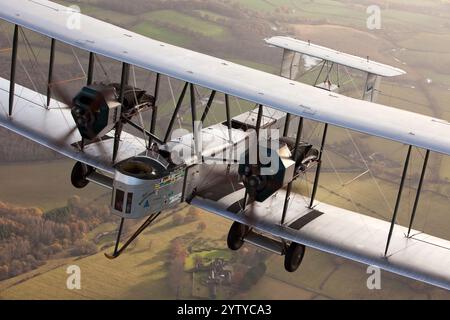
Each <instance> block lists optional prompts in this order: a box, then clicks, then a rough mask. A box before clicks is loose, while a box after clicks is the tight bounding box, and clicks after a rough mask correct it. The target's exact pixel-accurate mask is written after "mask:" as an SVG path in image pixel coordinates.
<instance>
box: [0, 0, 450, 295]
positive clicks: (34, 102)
mask: <svg viewBox="0 0 450 320" xmlns="http://www.w3.org/2000/svg"><path fill="white" fill-rule="evenodd" d="M0 7H1V10H0V18H1V19H2V20H5V21H7V22H9V23H11V24H13V25H14V34H13V36H12V43H11V46H12V50H11V75H10V79H9V80H6V79H0V125H1V126H3V127H5V128H7V129H9V130H11V131H13V132H15V133H17V134H19V135H21V136H24V137H26V138H28V139H31V140H33V141H35V142H37V143H39V144H41V145H43V146H45V147H47V148H50V149H52V150H55V151H57V152H59V153H61V154H62V155H64V156H66V157H69V158H71V159H73V160H74V161H75V162H76V163H75V165H74V168H73V170H72V173H71V181H72V183H73V185H74V186H75V187H77V188H84V187H86V186H87V185H88V184H89V183H90V182H91V183H96V184H98V185H101V186H103V187H105V188H107V189H109V190H111V210H112V212H113V213H114V214H115V215H118V216H119V217H120V218H121V222H120V225H119V230H118V238H117V242H116V245H115V248H114V252H113V253H112V254H111V255H107V257H108V258H111V259H113V258H117V257H118V256H119V255H120V254H121V253H122V252H123V251H124V250H125V249H126V248H127V246H128V245H129V244H130V243H131V242H132V241H133V240H134V239H135V238H136V237H137V236H138V235H139V234H140V233H141V232H142V231H143V230H144V229H146V228H147V227H149V226H150V225H151V224H152V223H154V222H155V221H157V218H158V216H159V215H160V213H161V212H163V211H165V210H168V209H170V208H175V207H176V206H177V205H179V204H180V203H183V202H187V203H189V204H190V205H192V206H196V207H198V208H201V209H204V210H206V211H209V212H211V213H213V214H216V215H219V216H221V217H224V218H226V219H229V220H231V221H233V224H232V226H231V228H230V231H229V234H228V238H227V243H228V246H229V248H230V249H232V250H238V249H239V248H241V246H242V245H243V244H244V243H249V244H253V245H256V246H258V247H261V248H263V249H266V250H268V251H270V252H274V253H276V254H279V255H283V256H284V267H285V269H286V270H287V271H289V272H293V271H295V270H297V269H298V267H299V266H300V264H301V262H302V260H303V257H304V253H305V250H306V247H310V248H315V249H318V250H321V251H325V252H328V253H331V254H334V255H337V256H341V257H344V258H348V259H351V260H354V261H357V262H360V263H363V264H368V265H374V266H378V267H380V268H382V269H385V270H388V271H390V272H394V273H397V274H400V275H403V276H406V277H410V278H413V279H416V280H419V281H422V282H426V283H429V284H432V285H435V286H439V287H442V288H445V289H449V288H450V251H449V250H450V242H449V241H447V240H443V239H440V238H437V237H433V236H431V235H427V234H425V233H422V232H420V231H417V230H414V229H413V225H414V218H415V216H416V211H417V204H418V202H419V198H420V194H421V188H422V185H423V182H424V176H425V172H426V168H427V162H428V156H429V154H430V152H437V153H441V154H445V155H450V123H449V122H447V121H445V120H441V119H435V118H433V117H428V116H425V115H421V114H416V113H412V112H408V111H404V110H400V109H396V108H392V107H388V106H384V105H381V104H376V103H374V102H373V100H374V98H375V97H376V94H375V93H376V90H377V86H378V82H379V81H378V80H379V78H378V77H380V76H395V75H400V74H402V73H403V72H402V71H401V70H399V69H395V68H392V67H388V66H384V65H381V64H377V63H375V62H373V61H369V59H362V60H361V58H356V57H352V56H349V55H345V54H340V53H336V52H334V53H332V54H329V52H328V53H327V50H328V49H325V48H323V47H317V46H312V45H311V44H310V43H302V42H299V41H296V40H292V39H290V40H289V39H286V38H278V40H279V41H278V40H277V38H274V39H272V40H270V41H269V43H271V44H272V45H276V46H279V47H282V48H284V49H285V50H286V51H285V59H284V60H283V61H284V62H283V65H285V66H288V68H282V70H292V65H294V64H295V59H297V58H295V59H294V60H291V61H294V63H292V62H291V63H290V64H289V62H288V61H289V56H290V58H291V59H292V57H293V56H295V53H301V54H306V55H308V54H309V55H311V56H314V57H317V58H319V59H322V60H324V61H327V63H325V64H324V65H325V67H324V70H325V72H326V73H328V74H329V73H330V68H329V67H328V66H329V62H331V63H334V65H336V66H337V65H343V66H349V67H355V68H359V69H360V70H361V69H362V70H365V71H366V72H367V74H368V77H367V81H366V82H367V83H366V86H365V89H364V94H363V95H362V96H361V97H362V99H355V98H352V97H348V96H345V95H342V94H340V93H339V92H338V90H337V88H335V87H332V85H329V83H327V81H325V82H324V83H325V86H324V85H320V83H315V85H314V86H312V85H307V84H304V83H300V82H298V81H295V80H293V79H294V78H295V77H293V76H292V75H289V76H287V73H286V72H283V71H282V74H281V76H280V75H273V74H269V73H265V72H262V71H259V70H255V69H252V68H248V67H244V66H241V65H238V64H235V63H232V62H229V61H225V60H223V59H218V58H215V57H211V56H208V55H205V54H201V53H197V52H194V51H190V50H187V49H183V48H180V47H176V46H173V45H170V44H167V43H162V42H160V41H156V40H153V39H150V38H147V37H144V36H142V35H139V34H136V33H133V32H131V31H128V30H125V29H122V28H120V27H117V26H114V25H112V24H109V23H106V22H102V21H99V20H97V19H94V18H91V17H89V16H86V15H80V19H81V21H80V28H78V29H72V28H68V27H67V17H68V15H70V14H71V13H73V11H72V9H70V8H67V7H64V6H62V5H59V4H55V3H53V2H50V1H46V0H33V1H29V0H17V1H9V0H0ZM23 28H25V29H28V30H31V31H34V32H36V33H39V34H41V35H44V36H46V37H48V38H49V40H50V41H49V43H50V48H51V50H50V57H49V59H50V63H49V65H50V68H49V73H48V90H47V94H46V95H45V94H41V93H39V92H37V91H36V90H32V89H30V88H26V87H24V86H22V85H19V84H18V83H16V81H15V79H16V78H15V76H16V73H17V70H16V69H17V68H16V66H17V60H18V57H17V51H18V43H19V41H18V38H19V33H20V30H21V29H23ZM56 41H59V42H62V43H65V44H66V45H70V46H73V47H76V48H78V49H81V50H84V51H86V52H88V53H89V66H88V73H87V77H86V84H85V86H84V87H82V88H80V90H79V93H78V94H77V95H76V96H74V97H67V96H65V95H64V94H60V95H59V96H61V98H60V100H63V101H59V100H57V99H55V98H53V94H54V91H56V90H58V89H57V88H56V87H54V86H51V79H52V76H53V64H54V56H55V49H54V48H55V42H56ZM292 53H294V54H292ZM96 56H104V57H108V58H111V59H114V60H117V61H119V62H120V63H121V64H122V74H121V81H120V83H111V84H105V83H96V82H95V79H93V69H94V64H95V62H96V59H95V57H96ZM133 66H136V67H139V68H142V69H145V70H148V71H150V72H152V73H153V74H154V76H155V79H156V80H155V83H156V85H155V88H154V91H153V92H146V91H144V90H142V89H139V88H137V87H136V86H134V85H132V84H130V81H129V80H130V68H131V67H133ZM325 68H327V69H328V71H327V69H325ZM289 72H291V71H289ZM162 77H169V78H173V79H177V80H179V81H182V82H183V83H184V85H183V87H182V90H181V93H180V95H179V98H178V101H177V104H176V108H175V111H174V113H173V115H172V117H171V120H170V121H169V122H168V126H167V131H166V134H165V136H164V137H159V136H158V135H157V134H156V131H155V127H156V125H157V121H158V105H159V99H158V98H159V90H160V85H161V81H160V79H161V78H162ZM328 80H329V79H328ZM327 84H328V88H327ZM197 88H203V89H205V90H209V92H210V95H209V98H208V99H207V100H206V102H205V103H204V104H202V107H204V111H203V114H202V116H201V117H198V116H197V109H198V106H199V101H198V99H196V94H195V91H196V89H197ZM324 89H325V90H324ZM219 95H222V96H223V97H224V101H225V103H224V104H223V108H224V109H225V113H226V116H227V117H226V121H224V122H222V123H216V124H214V125H212V126H209V127H206V128H203V127H202V123H204V121H205V119H206V118H207V116H208V114H209V113H210V109H211V106H212V104H213V101H214V100H215V99H217V97H218V96H219ZM187 96H189V97H190V99H189V105H190V111H191V119H192V132H190V133H189V134H185V135H183V136H179V137H172V136H171V133H172V131H173V126H174V123H175V121H176V116H177V113H178V112H179V109H180V106H181V104H182V103H183V101H184V99H185V97H187ZM63 97H64V98H63ZM230 97H236V98H239V99H242V100H245V101H248V102H251V103H253V104H255V109H254V110H251V111H248V112H247V113H244V114H241V115H239V116H236V117H232V116H231V110H230V109H231V108H232V105H231V103H230ZM144 111H148V112H151V115H152V117H151V121H150V123H148V126H143V125H139V124H138V123H137V122H136V121H135V119H136V116H138V115H139V114H141V113H142V112H144ZM294 117H295V118H297V119H298V124H297V123H296V124H297V127H296V128H295V137H290V136H288V135H287V134H286V133H287V132H288V131H289V130H288V129H289V128H290V126H291V125H292V123H293V122H291V120H292V118H294ZM304 119H307V120H312V121H316V122H319V123H323V124H324V130H323V133H322V137H321V143H320V145H317V146H314V145H312V144H311V143H309V142H308V141H304V137H303V136H302V131H303V130H302V129H303V120H304ZM329 126H337V127H341V128H346V129H349V130H353V131H356V132H360V133H364V134H368V135H372V136H376V137H381V138H385V139H388V140H392V141H395V142H398V143H400V144H404V145H407V146H408V152H407V154H406V159H405V164H404V168H403V175H402V178H401V181H400V186H399V192H398V196H397V201H396V205H395V209H394V212H392V219H391V221H389V222H388V221H383V220H380V219H376V218H373V217H369V216H366V215H363V214H361V213H358V212H353V211H349V210H345V209H342V208H339V207H336V206H333V205H330V204H326V203H322V202H319V201H317V200H316V193H317V189H318V184H319V178H320V173H321V164H322V155H323V154H324V152H325V149H324V147H325V144H326V138H327V133H328V127H329ZM129 127H133V128H137V129H138V130H139V132H142V134H143V137H137V136H136V135H135V134H132V133H130V132H131V131H129V130H127V128H129ZM266 129H271V130H270V132H271V133H270V134H262V133H263V131H264V130H266ZM254 145H256V150H257V151H256V155H253V154H251V152H250V151H251V149H252V148H251V146H254ZM413 147H417V148H421V149H424V150H426V157H425V161H424V164H423V169H422V175H421V178H420V181H419V186H418V190H417V195H416V198H415V205H414V208H413V211H412V213H411V219H410V223H409V226H408V227H403V226H400V225H398V224H397V223H396V221H397V214H398V208H399V203H400V200H401V197H402V190H403V187H404V182H405V176H406V173H407V170H408V165H409V163H410V157H411V150H412V148H413ZM211 160H214V161H211ZM219 160H220V161H219ZM312 169H314V171H315V173H314V182H313V187H312V191H311V194H310V195H309V196H308V200H307V201H304V199H305V198H304V197H294V196H293V195H294V193H293V192H292V186H293V182H294V181H295V180H296V179H298V178H299V177H301V176H302V175H303V174H305V172H306V171H308V170H312ZM139 218H145V219H146V220H145V222H144V223H143V224H142V226H141V227H139V229H138V230H136V232H135V233H134V234H133V235H132V236H131V237H130V238H129V239H128V240H126V241H125V242H124V244H123V245H122V246H121V247H120V244H121V235H122V227H123V223H124V221H125V220H126V219H139Z"/></svg>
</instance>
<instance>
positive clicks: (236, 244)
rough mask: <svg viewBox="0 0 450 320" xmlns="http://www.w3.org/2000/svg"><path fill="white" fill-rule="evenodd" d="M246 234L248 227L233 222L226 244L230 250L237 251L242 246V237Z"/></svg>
mask: <svg viewBox="0 0 450 320" xmlns="http://www.w3.org/2000/svg"><path fill="white" fill-rule="evenodd" d="M247 232H248V227H247V226H246V225H243V224H241V223H239V222H233V224H232V226H231V228H230V231H229V232H228V238H227V244H228V248H230V250H239V249H240V248H241V247H242V245H243V244H244V240H243V239H244V236H245V234H246V233H247Z"/></svg>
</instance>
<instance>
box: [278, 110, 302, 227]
mask: <svg viewBox="0 0 450 320" xmlns="http://www.w3.org/2000/svg"><path fill="white" fill-rule="evenodd" d="M302 131H303V117H300V119H299V122H298V129H297V137H296V138H295V151H294V158H293V159H294V161H296V159H297V158H298V152H299V149H300V148H299V147H298V146H299V144H300V139H301V137H302ZM296 174H297V173H296V172H294V177H295V175H296ZM293 181H294V180H292V181H291V182H289V184H288V186H287V189H286V198H285V199H284V206H283V215H282V216H281V224H282V225H283V224H284V220H285V219H286V213H287V209H288V206H289V201H290V200H291V191H292V183H293Z"/></svg>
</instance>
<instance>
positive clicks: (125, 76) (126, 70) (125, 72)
mask: <svg viewBox="0 0 450 320" xmlns="http://www.w3.org/2000/svg"><path fill="white" fill-rule="evenodd" d="M129 77H130V65H129V64H128V63H123V64H122V79H121V80H120V93H119V101H120V103H121V104H122V108H123V101H124V98H125V87H126V85H127V84H128V80H129ZM120 112H121V113H122V110H121V111H120ZM119 117H120V118H119V121H118V122H117V124H116V132H115V133H114V147H113V159H112V160H113V162H115V161H116V158H117V152H118V151H119V144H120V136H121V135H122V129H123V121H122V115H119Z"/></svg>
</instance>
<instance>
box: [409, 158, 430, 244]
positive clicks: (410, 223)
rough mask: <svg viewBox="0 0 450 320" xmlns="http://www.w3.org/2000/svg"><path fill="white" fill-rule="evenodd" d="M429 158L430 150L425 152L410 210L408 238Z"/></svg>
mask: <svg viewBox="0 0 450 320" xmlns="http://www.w3.org/2000/svg"><path fill="white" fill-rule="evenodd" d="M429 157H430V150H427V153H426V154H425V160H424V161H423V167H422V173H421V174H420V180H419V186H418V187H417V193H416V199H415V200H414V206H413V210H412V214H411V220H410V221H409V227H408V237H409V234H410V233H411V228H412V226H413V223H414V218H415V217H416V211H417V206H418V204H419V198H420V194H421V192H422V186H423V181H424V179H425V173H426V171H427V165H428V159H429Z"/></svg>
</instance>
